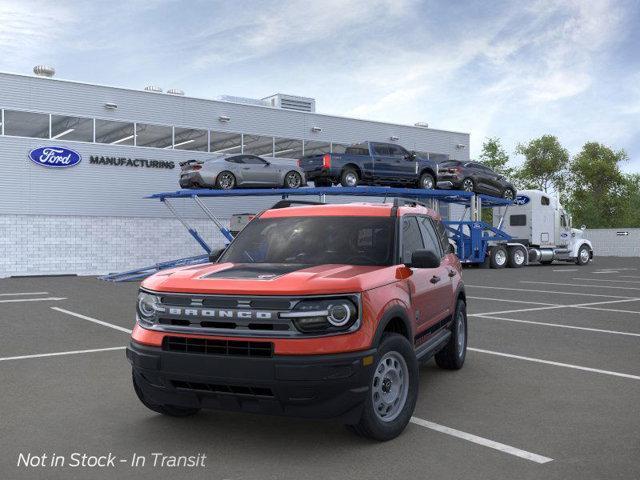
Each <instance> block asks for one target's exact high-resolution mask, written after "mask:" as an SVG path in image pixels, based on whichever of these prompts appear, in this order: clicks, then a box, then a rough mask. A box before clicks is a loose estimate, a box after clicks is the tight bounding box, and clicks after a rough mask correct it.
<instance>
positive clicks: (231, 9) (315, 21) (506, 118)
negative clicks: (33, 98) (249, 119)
mask: <svg viewBox="0 0 640 480" xmlns="http://www.w3.org/2000/svg"><path fill="white" fill-rule="evenodd" d="M639 25H640V0H620V1H613V0H611V1H610V0H574V1H572V0H564V1H551V0H529V1H511V2H503V1H448V0H442V1H428V0H426V1H415V0H316V1H309V0H300V1H298V0H293V1H286V0H280V1H277V0H276V1H242V0H236V1H213V0H209V1H196V0H192V1H186V0H182V1H179V0H129V1H125V2H119V1H116V0H112V1H105V0H95V1H84V2H73V1H64V0H57V1H37V0H35V1H31V0H16V1H14V0H0V71H4V72H12V73H23V74H30V73H31V70H32V68H33V66H34V65H36V64H49V65H53V66H54V67H55V68H56V71H57V74H56V77H57V78H63V79H68V80H77V81H82V82H89V83H100V84H105V85H113V86H122V87H128V88H135V89H141V88H143V87H144V86H146V85H150V84H151V85H158V86H161V87H162V88H164V89H165V91H166V90H167V89H169V88H180V89H182V90H184V91H185V92H186V94H187V95H190V96H196V97H204V98H216V97H218V96H219V95H236V96H245V97H253V98H262V97H266V96H268V95H271V94H273V93H276V92H282V93H289V94H293V95H302V96H309V97H313V98H315V99H316V108H317V111H318V112H321V113H328V114H336V115H342V116H352V117H358V118H365V119H371V120H379V121H386V122H393V123H402V124H413V123H415V122H427V123H428V124H429V126H430V127H432V128H438V129H445V130H455V131H463V132H469V133H471V155H472V157H476V156H477V155H478V154H479V153H480V150H481V147H482V142H483V140H484V139H485V138H486V137H499V138H500V139H501V140H502V142H503V144H504V146H505V148H506V149H507V151H508V153H510V155H511V156H512V158H514V161H515V163H519V162H520V161H522V158H520V157H518V156H516V155H515V154H514V150H515V147H516V145H517V144H518V143H523V142H526V141H528V140H530V139H532V138H535V137H538V136H540V135H543V134H547V133H548V134H553V135H556V136H557V137H558V138H559V140H560V142H561V143H562V144H563V145H564V146H565V147H566V148H567V149H568V150H569V151H570V153H571V154H576V153H578V152H579V151H580V148H581V147H582V145H583V144H584V143H585V142H587V141H598V142H601V143H604V144H606V145H608V146H610V147H612V148H613V149H615V150H618V149H624V150H625V151H626V152H627V154H628V155H629V161H628V162H625V164H624V165H623V166H622V168H623V170H624V171H627V172H638V173H640V28H638V26H639Z"/></svg>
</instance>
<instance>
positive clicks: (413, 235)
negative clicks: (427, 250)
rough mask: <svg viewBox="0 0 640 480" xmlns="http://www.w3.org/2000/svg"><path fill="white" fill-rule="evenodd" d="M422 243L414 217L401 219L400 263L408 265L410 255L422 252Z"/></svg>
mask: <svg viewBox="0 0 640 480" xmlns="http://www.w3.org/2000/svg"><path fill="white" fill-rule="evenodd" d="M423 248H424V243H423V242H422V235H421V234H420V227H418V220H417V219H416V217H403V218H402V263H410V262H411V255H412V254H413V252H415V251H416V250H422V249H423Z"/></svg>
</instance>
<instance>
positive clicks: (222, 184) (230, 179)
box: [216, 170, 236, 190]
mask: <svg viewBox="0 0 640 480" xmlns="http://www.w3.org/2000/svg"><path fill="white" fill-rule="evenodd" d="M235 186H236V177H235V176H234V175H233V173H231V172H228V171H226V170H225V171H224V172H220V173H219V174H218V176H217V177H216V187H217V188H219V189H220V190H231V189H232V188H233V187H235Z"/></svg>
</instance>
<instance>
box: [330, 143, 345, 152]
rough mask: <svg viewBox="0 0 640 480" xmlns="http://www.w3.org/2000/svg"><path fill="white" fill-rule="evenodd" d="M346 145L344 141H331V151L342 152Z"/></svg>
mask: <svg viewBox="0 0 640 480" xmlns="http://www.w3.org/2000/svg"><path fill="white" fill-rule="evenodd" d="M348 146H349V145H347V144H346V143H332V144H331V153H344V152H345V150H346V149H347V147H348Z"/></svg>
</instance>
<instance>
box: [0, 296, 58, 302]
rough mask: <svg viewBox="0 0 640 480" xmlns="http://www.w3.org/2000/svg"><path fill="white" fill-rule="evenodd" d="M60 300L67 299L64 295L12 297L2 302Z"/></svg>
mask: <svg viewBox="0 0 640 480" xmlns="http://www.w3.org/2000/svg"><path fill="white" fill-rule="evenodd" d="M59 300H66V298H64V297H44V298H10V299H7V300H0V303H20V302H57V301H59Z"/></svg>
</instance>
